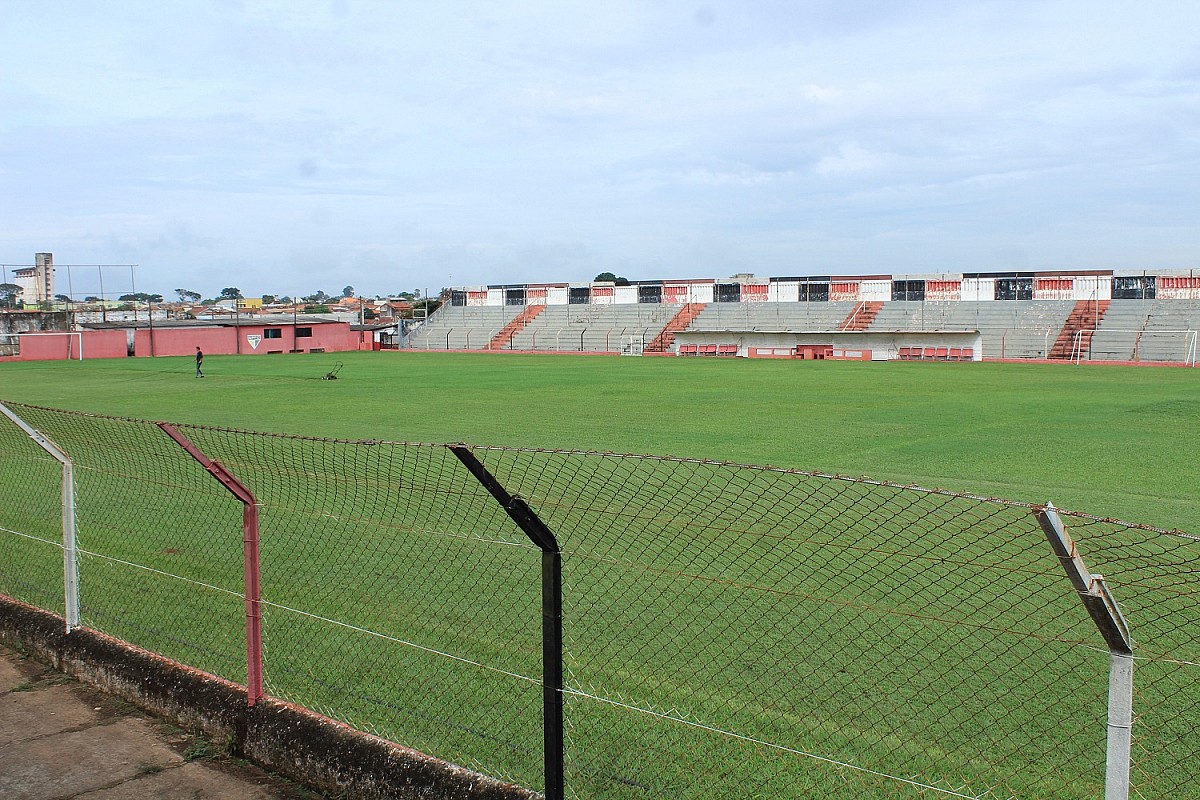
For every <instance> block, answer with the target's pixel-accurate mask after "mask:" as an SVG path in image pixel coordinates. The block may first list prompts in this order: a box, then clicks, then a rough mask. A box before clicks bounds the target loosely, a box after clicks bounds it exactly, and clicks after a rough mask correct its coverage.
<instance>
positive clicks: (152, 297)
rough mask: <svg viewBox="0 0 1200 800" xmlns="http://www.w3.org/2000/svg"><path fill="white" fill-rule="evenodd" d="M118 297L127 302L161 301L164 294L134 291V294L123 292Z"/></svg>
mask: <svg viewBox="0 0 1200 800" xmlns="http://www.w3.org/2000/svg"><path fill="white" fill-rule="evenodd" d="M117 299H118V300H120V301H122V302H125V303H161V302H162V301H163V296H162V295H161V294H147V293H146V292H134V293H133V294H123V295H121V296H120V297H118V298H117Z"/></svg>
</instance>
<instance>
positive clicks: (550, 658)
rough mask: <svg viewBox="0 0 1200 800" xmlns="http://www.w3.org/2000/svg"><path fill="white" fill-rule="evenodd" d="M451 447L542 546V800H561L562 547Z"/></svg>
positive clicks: (471, 458) (523, 506)
mask: <svg viewBox="0 0 1200 800" xmlns="http://www.w3.org/2000/svg"><path fill="white" fill-rule="evenodd" d="M450 452H452V453H454V455H455V456H457V457H458V460H459V461H461V462H462V463H463V465H464V466H466V468H467V469H468V470H470V471H471V474H472V475H474V476H475V479H476V480H478V481H479V482H480V484H482V485H483V487H484V488H485V489H487V490H488V492H489V493H490V494H491V495H492V497H494V498H496V502H497V503H499V504H500V507H501V508H503V509H504V510H505V512H506V513H507V514H508V516H510V517H511V518H512V520H513V522H515V523H517V527H519V528H520V529H521V530H522V531H523V532H524V533H525V535H526V536H528V537H529V540H530V541H531V542H533V543H534V544H535V545H537V546H538V548H540V549H541V551H542V720H543V739H544V753H543V759H544V769H545V778H546V800H563V797H564V794H563V793H564V785H565V780H564V774H563V773H564V761H565V750H566V748H565V744H564V739H565V737H564V732H563V644H562V624H563V613H562V552H561V551H560V550H559V549H558V541H557V540H556V539H555V538H554V534H553V533H552V532H551V531H550V528H549V527H547V526H546V523H544V522H542V520H541V518H540V517H538V515H537V514H536V513H535V512H534V510H533V509H532V508H530V507H529V504H528V503H526V502H525V500H524V499H523V498H521V497H516V496H514V495H511V494H509V493H508V491H507V490H506V489H505V488H504V487H503V486H501V485H500V482H499V481H497V480H496V478H495V476H494V475H492V474H491V473H490V472H488V471H487V468H486V467H484V466H483V464H482V463H480V461H479V459H477V458H475V454H474V453H472V452H471V450H470V449H469V448H468V447H467V446H466V445H462V444H459V445H451V446H450Z"/></svg>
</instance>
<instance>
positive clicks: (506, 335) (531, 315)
mask: <svg viewBox="0 0 1200 800" xmlns="http://www.w3.org/2000/svg"><path fill="white" fill-rule="evenodd" d="M545 310H546V307H545V306H525V310H524V311H522V312H521V313H520V314H517V316H515V317H513V318H512V319H511V320H510V321H509V323H508V324H507V325H505V326H504V327H503V328H501V329H500V332H499V333H497V334H496V335H495V336H493V337H492V340H491V341H490V342H488V346H487V349H488V350H503V349H504V348H505V347H507V346H508V344H509V343H510V342H511V341H512V338H513V336H515V335H516V334H517V331H519V330H521V329H522V328H524V327H525V326H526V325H528V324H529V323H530V322H532V321H533V320H534V319H535V318H536V317H537V315H538V314H541V313H542V312H543V311H545Z"/></svg>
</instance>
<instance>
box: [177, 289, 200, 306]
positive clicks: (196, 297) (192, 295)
mask: <svg viewBox="0 0 1200 800" xmlns="http://www.w3.org/2000/svg"><path fill="white" fill-rule="evenodd" d="M175 294H177V295H179V302H181V303H199V302H200V297H201V295H200V293H199V292H193V291H192V290H191V289H176V290H175Z"/></svg>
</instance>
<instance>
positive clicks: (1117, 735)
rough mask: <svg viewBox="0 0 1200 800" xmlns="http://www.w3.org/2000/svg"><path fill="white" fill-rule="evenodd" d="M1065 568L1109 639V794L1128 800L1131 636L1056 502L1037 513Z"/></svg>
mask: <svg viewBox="0 0 1200 800" xmlns="http://www.w3.org/2000/svg"><path fill="white" fill-rule="evenodd" d="M1037 518H1038V522H1039V523H1040V524H1041V526H1042V530H1043V531H1044V532H1045V534H1046V538H1047V539H1049V540H1050V546H1051V547H1052V548H1053V549H1054V553H1055V555H1057V556H1058V560H1059V562H1060V563H1061V564H1062V566H1063V570H1064V571H1065V572H1066V573H1067V578H1068V579H1069V580H1070V581H1071V585H1072V586H1074V587H1075V591H1077V592H1078V593H1079V598H1080V599H1081V600H1082V601H1083V605H1084V607H1085V608H1086V609H1087V611H1088V614H1089V615H1090V616H1091V618H1092V621H1093V622H1095V623H1096V627H1097V628H1098V629H1099V631H1100V635H1101V636H1103V637H1104V641H1105V642H1106V643H1107V644H1108V649H1109V653H1110V662H1109V673H1108V756H1107V759H1106V761H1105V776H1104V798H1105V800H1128V798H1129V764H1130V749H1131V742H1132V732H1133V638H1132V637H1131V636H1130V635H1129V625H1128V624H1127V623H1126V622H1125V617H1124V616H1123V615H1122V614H1121V609H1120V608H1119V607H1118V606H1117V601H1116V600H1115V599H1114V598H1113V596H1112V593H1111V592H1110V591H1109V589H1108V586H1107V584H1105V582H1104V576H1103V575H1099V574H1094V573H1092V572H1090V571H1089V570H1088V568H1087V566H1086V565H1085V564H1084V563H1083V558H1082V557H1081V556H1080V555H1079V550H1078V549H1076V547H1075V542H1074V540H1072V539H1071V536H1070V534H1068V533H1067V529H1066V527H1065V526H1064V525H1063V522H1062V519H1061V518H1060V517H1059V516H1058V511H1057V510H1056V509H1055V508H1054V505H1053V504H1050V503H1048V504H1046V507H1045V508H1043V509H1041V510H1039V511H1038V513H1037Z"/></svg>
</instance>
